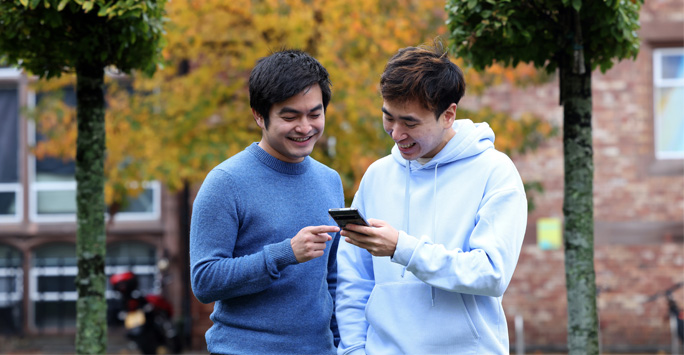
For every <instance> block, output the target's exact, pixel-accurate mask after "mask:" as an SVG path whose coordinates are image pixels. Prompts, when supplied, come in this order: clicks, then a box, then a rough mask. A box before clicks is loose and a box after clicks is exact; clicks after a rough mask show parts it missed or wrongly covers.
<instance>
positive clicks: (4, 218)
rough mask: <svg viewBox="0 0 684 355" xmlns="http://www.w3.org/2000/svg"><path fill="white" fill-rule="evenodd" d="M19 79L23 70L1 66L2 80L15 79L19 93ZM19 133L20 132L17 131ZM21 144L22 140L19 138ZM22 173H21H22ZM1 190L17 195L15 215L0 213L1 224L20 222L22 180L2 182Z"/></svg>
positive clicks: (21, 216)
mask: <svg viewBox="0 0 684 355" xmlns="http://www.w3.org/2000/svg"><path fill="white" fill-rule="evenodd" d="M19 79H21V70H20V69H17V68H0V80H2V81H14V82H15V84H16V85H17V93H18V94H20V93H19ZM17 119H18V120H19V121H18V123H19V124H21V118H20V117H17ZM17 134H19V132H17ZM19 144H21V140H19ZM19 151H20V149H19V147H17V159H20V157H21V156H20V154H19ZM20 175H21V174H20ZM0 192H14V194H15V195H14V196H15V200H14V201H15V202H14V206H15V210H16V212H15V213H14V214H13V215H0V224H7V223H19V222H21V221H22V219H23V218H24V195H23V193H24V188H23V186H22V185H21V182H20V181H17V182H10V183H0Z"/></svg>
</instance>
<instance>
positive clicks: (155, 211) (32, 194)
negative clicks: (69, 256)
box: [26, 91, 161, 223]
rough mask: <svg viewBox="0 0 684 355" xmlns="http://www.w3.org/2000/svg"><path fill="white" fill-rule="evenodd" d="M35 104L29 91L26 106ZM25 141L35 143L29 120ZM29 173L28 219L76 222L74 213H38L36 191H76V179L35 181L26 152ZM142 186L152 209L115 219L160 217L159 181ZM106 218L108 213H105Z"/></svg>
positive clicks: (32, 159)
mask: <svg viewBox="0 0 684 355" xmlns="http://www.w3.org/2000/svg"><path fill="white" fill-rule="evenodd" d="M35 104H36V97H35V93H34V92H32V91H30V92H29V95H28V106H29V108H34V107H35ZM26 131H27V134H28V137H27V142H28V144H29V146H31V147H35V145H36V125H35V122H33V121H29V122H28V125H27V130H26ZM28 175H29V187H28V191H29V202H28V206H29V219H30V220H31V221H32V222H36V223H60V222H76V213H75V212H74V213H59V214H47V213H38V193H39V192H41V191H76V181H75V180H74V181H36V156H35V155H33V154H30V153H29V154H28ZM142 186H143V188H145V189H151V190H152V211H149V212H118V213H117V214H116V217H115V218H116V220H117V221H158V220H159V219H160V217H161V183H160V182H159V181H149V182H144V183H142ZM105 218H106V219H109V214H108V213H106V216H105Z"/></svg>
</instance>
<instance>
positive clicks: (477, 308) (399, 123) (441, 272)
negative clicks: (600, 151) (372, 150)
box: [336, 43, 527, 355]
mask: <svg viewBox="0 0 684 355" xmlns="http://www.w3.org/2000/svg"><path fill="white" fill-rule="evenodd" d="M380 86H381V93H382V97H383V100H384V102H383V106H382V112H383V118H382V120H383V125H384V128H385V131H386V132H387V134H389V135H390V136H391V137H392V139H393V140H394V141H395V143H396V144H395V146H394V147H393V148H392V153H391V155H389V156H386V157H384V158H382V159H380V160H378V161H376V162H375V163H373V164H372V165H371V166H370V167H369V168H368V170H367V171H366V174H365V175H364V177H363V179H362V181H361V184H360V186H359V190H358V191H357V192H356V196H355V197H354V201H353V203H352V206H353V207H356V208H358V209H359V210H360V211H361V213H362V214H363V215H364V216H366V217H368V218H369V222H370V224H371V227H363V226H358V225H348V226H347V227H346V228H345V230H343V231H342V235H343V236H344V237H345V241H341V242H340V245H339V250H338V257H337V263H338V289H337V296H336V316H337V321H338V325H339V330H340V336H341V343H340V346H339V348H338V354H357V353H359V354H363V353H367V354H447V353H451V354H478V355H479V354H507V353H508V352H509V343H508V329H507V325H506V317H505V316H504V312H503V308H502V306H501V300H502V296H503V294H504V291H505V290H506V287H507V286H508V284H509V282H510V281H511V277H512V275H513V271H514V269H515V266H516V264H517V262H518V256H519V254H520V248H521V245H522V241H523V237H524V234H525V227H526V224H527V200H526V198H525V191H524V189H523V184H522V181H521V179H520V175H519V174H518V171H517V170H516V168H515V166H514V165H513V162H512V161H511V160H510V159H509V158H508V157H507V156H506V155H505V154H503V153H501V152H499V151H497V150H496V149H495V148H494V132H493V131H492V130H491V128H489V125H487V124H486V123H473V122H472V121H470V120H467V119H459V120H457V119H456V109H457V105H458V102H459V100H460V99H461V97H462V96H463V94H464V92H465V82H464V79H463V73H462V72H461V70H460V69H459V68H458V67H457V66H456V65H455V64H453V63H452V62H451V61H450V60H449V58H448V55H447V53H446V51H445V50H444V49H442V48H441V46H440V45H439V43H438V44H437V46H435V47H409V48H404V49H401V50H399V51H398V52H397V53H396V54H395V55H394V56H393V57H392V58H391V59H390V61H389V62H388V63H387V66H386V68H385V71H384V73H383V75H382V78H381V81H380Z"/></svg>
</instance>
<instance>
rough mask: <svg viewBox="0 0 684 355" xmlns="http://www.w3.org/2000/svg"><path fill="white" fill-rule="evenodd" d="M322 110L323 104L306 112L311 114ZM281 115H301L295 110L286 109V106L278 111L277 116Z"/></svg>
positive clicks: (300, 112)
mask: <svg viewBox="0 0 684 355" xmlns="http://www.w3.org/2000/svg"><path fill="white" fill-rule="evenodd" d="M322 109H323V104H318V106H316V107H314V108H312V109H311V110H309V112H307V113H311V112H314V111H318V110H322ZM283 113H294V114H297V115H301V114H302V111H299V110H295V109H293V108H292V107H287V106H285V107H283V108H281V109H280V111H278V114H279V115H281V114H283Z"/></svg>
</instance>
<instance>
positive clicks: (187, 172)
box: [36, 0, 538, 203]
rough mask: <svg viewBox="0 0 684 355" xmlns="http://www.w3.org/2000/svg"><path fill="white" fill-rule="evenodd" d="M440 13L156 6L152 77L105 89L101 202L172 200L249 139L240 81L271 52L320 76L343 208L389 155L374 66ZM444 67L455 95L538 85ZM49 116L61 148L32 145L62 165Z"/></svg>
mask: <svg viewBox="0 0 684 355" xmlns="http://www.w3.org/2000/svg"><path fill="white" fill-rule="evenodd" d="M443 8H444V1H443V0H396V1H392V2H389V1H384V0H319V1H306V0H263V1H249V0H231V1H224V0H174V1H171V2H169V3H167V13H168V17H169V22H168V24H167V26H166V28H167V35H166V40H167V43H168V44H167V46H166V48H165V49H164V51H163V55H164V58H165V59H166V61H167V64H166V65H165V66H164V68H163V69H161V70H159V71H158V72H157V73H156V74H155V75H154V76H153V77H152V78H145V77H142V76H139V75H137V74H133V75H132V76H131V77H130V78H129V79H126V80H114V79H110V80H108V83H109V87H108V90H107V100H108V104H109V108H108V110H107V115H106V123H107V163H106V174H107V178H108V188H107V191H108V193H107V201H108V203H111V202H112V201H114V200H116V199H117V198H118V197H117V196H118V195H117V194H118V192H117V191H121V190H122V188H121V187H122V186H128V185H127V182H129V181H145V180H161V181H163V182H164V183H166V184H167V186H169V187H170V188H171V189H172V190H173V189H178V188H180V187H182V185H183V183H184V182H189V183H199V182H201V181H203V179H204V177H205V176H206V173H207V172H208V171H209V170H210V169H211V168H212V167H213V166H215V165H216V164H218V163H219V162H221V161H223V160H225V159H227V158H228V157H230V156H231V155H233V154H235V153H237V152H239V151H240V150H242V149H244V147H245V146H247V145H248V144H250V143H251V142H254V141H258V140H259V139H260V130H259V129H258V127H257V126H256V124H255V123H254V122H253V119H252V116H251V113H250V108H249V97H248V88H247V81H248V78H249V73H250V70H251V68H252V67H253V66H254V64H255V62H256V60H257V59H259V58H261V57H264V56H266V55H268V54H269V53H271V52H272V51H275V50H279V49H282V48H300V49H303V50H306V51H307V52H309V53H311V54H312V55H313V56H315V57H316V58H317V59H318V60H319V61H320V62H321V63H322V64H323V65H324V66H325V67H326V68H327V69H328V71H329V72H330V76H331V80H332V83H333V96H332V101H331V104H330V106H329V107H328V111H327V113H326V118H327V120H326V129H325V136H324V137H323V138H322V139H321V141H320V142H319V144H318V146H319V148H317V149H315V150H314V153H313V156H314V157H315V158H316V159H318V160H320V161H322V162H323V163H325V164H328V165H329V166H331V167H332V168H334V169H336V170H337V171H338V172H340V175H341V176H342V179H343V184H344V188H345V193H346V197H347V198H351V197H352V196H353V194H354V192H355V191H356V188H357V186H358V183H359V181H360V179H361V176H363V173H364V172H365V170H366V168H367V167H368V165H370V163H372V162H373V161H374V160H376V159H377V158H379V157H381V156H384V155H386V154H388V153H389V149H390V148H391V146H392V141H391V139H390V138H389V137H387V135H386V134H385V132H384V131H383V129H382V122H381V111H380V108H381V105H382V99H381V97H380V95H379V92H378V83H379V79H380V75H381V73H382V71H383V69H384V66H385V64H386V62H387V60H388V59H389V58H390V57H391V56H392V55H393V54H394V53H395V52H396V51H397V50H398V49H400V48H402V47H406V46H414V45H419V44H422V43H429V42H431V41H432V40H433V39H434V38H436V37H438V36H444V35H445V34H446V26H445V25H444V23H445V20H446V15H445V13H444V10H443ZM455 62H456V63H457V64H459V65H460V66H461V67H463V68H464V70H465V75H466V82H467V84H468V93H467V94H478V93H480V92H482V90H484V88H485V87H487V86H490V85H495V84H497V83H501V82H504V81H506V82H518V81H521V82H525V81H530V82H533V81H534V80H537V78H538V76H537V73H536V71H534V68H532V67H529V66H524V65H521V66H518V67H516V68H504V67H501V66H499V65H494V66H492V67H491V68H488V70H487V71H486V72H484V73H478V72H476V71H474V70H471V69H468V68H466V67H465V66H464V65H463V62H462V61H461V60H460V59H455ZM55 87H59V86H54V85H53V86H52V87H49V88H47V89H46V87H43V89H45V90H48V89H54V88H55ZM131 92H133V93H135V94H131ZM60 110H61V109H58V108H57V106H55V108H54V109H52V108H51V109H49V110H48V112H46V113H45V115H44V116H45V117H44V118H42V119H41V125H42V126H41V129H47V130H59V131H61V133H62V134H64V136H63V137H67V138H65V139H63V140H62V141H61V142H62V143H55V144H54V145H45V146H43V147H40V149H39V148H38V147H37V148H36V154H47V153H48V152H50V153H51V154H57V155H62V156H73V154H72V152H71V151H68V152H67V149H66V148H67V147H70V149H72V150H73V147H75V144H74V140H75V137H72V136H70V135H68V134H67V133H66V131H67V129H66V128H64V127H59V126H60V124H68V125H66V126H65V127H72V128H73V118H71V120H67V119H66V118H65V116H64V115H62V116H60V114H59V112H62V111H60ZM70 117H73V116H70ZM43 121H44V122H43ZM496 125H498V123H496ZM492 126H493V127H494V126H495V124H493V125H492ZM495 132H496V133H497V143H498V144H505V146H506V147H512V146H515V144H516V142H518V139H517V138H518V137H515V132H516V128H515V127H511V126H509V125H506V126H505V127H497V128H495ZM508 132H510V136H508V135H509V133H508ZM507 136H508V137H507ZM331 137H334V141H335V142H336V143H335V145H334V147H333V146H332V145H331V143H332V140H331V139H329V138H331ZM502 142H503V143H502ZM60 144H62V146H60ZM333 151H334V154H333Z"/></svg>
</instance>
